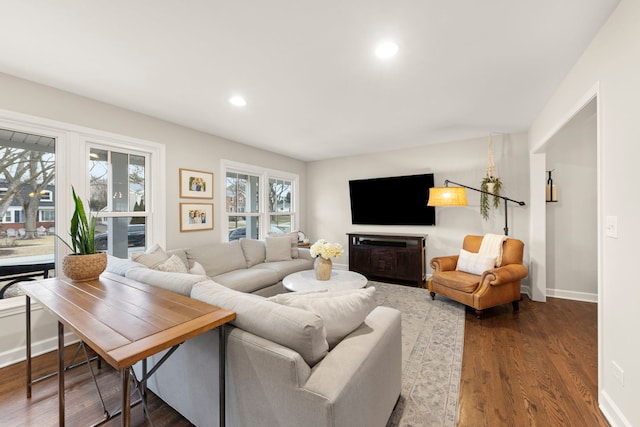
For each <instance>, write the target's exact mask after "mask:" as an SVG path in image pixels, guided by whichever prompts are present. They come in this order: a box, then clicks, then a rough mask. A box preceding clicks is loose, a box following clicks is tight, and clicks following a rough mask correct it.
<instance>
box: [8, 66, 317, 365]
mask: <svg viewBox="0 0 640 427" xmlns="http://www.w3.org/2000/svg"><path fill="white" fill-rule="evenodd" d="M0 93H1V94H2V96H0V109H2V110H8V111H12V112H17V113H22V114H28V115H31V116H36V117H42V118H46V119H51V120H56V121H60V122H65V123H69V124H73V125H80V126H84V127H87V128H92V129H97V130H101V131H107V132H112V133H116V134H121V135H126V136H129V137H135V138H140V139H144V140H148V141H154V142H157V143H161V144H165V146H166V159H167V160H166V177H165V182H164V183H163V186H164V187H165V188H166V193H165V195H166V206H164V209H165V210H166V218H167V224H166V235H167V241H166V246H167V247H168V248H177V247H186V246H194V245H197V244H204V243H206V242H209V241H220V240H221V238H222V237H223V236H225V235H226V231H225V230H221V229H220V218H221V217H220V215H221V212H222V209H224V201H225V198H224V192H223V191H222V187H223V182H224V181H223V180H222V177H221V176H220V174H219V170H220V160H221V159H227V160H234V161H238V162H243V163H249V164H256V165H260V166H262V167H265V168H271V169H277V170H282V171H287V172H290V173H294V174H298V175H299V176H300V188H301V190H302V191H301V200H300V212H301V215H300V221H301V222H300V228H302V229H304V227H305V219H306V217H305V207H306V192H305V185H306V163H305V162H302V161H300V160H295V159H292V158H288V157H285V156H281V155H278V154H274V153H271V152H268V151H264V150H259V149H256V148H253V147H249V146H247V145H243V144H239V143H235V142H232V141H228V140H225V139H223V138H219V137H216V136H213V135H209V134H205V133H202V132H198V131H196V130H192V129H188V128H185V127H182V126H178V125H175V124H172V123H169V122H166V121H162V120H158V119H154V118H152V117H149V116H145V115H143V114H138V113H134V112H131V111H128V110H124V109H121V108H117V107H114V106H111V105H108V104H104V103H101V102H97V101H94V100H91V99H88V98H84V97H80V96H77V95H74V94H71V93H68V92H63V91H59V90H57V89H53V88H51V87H47V86H43V85H39V84H35V83H32V82H29V81H26V80H22V79H18V78H15V77H12V76H8V75H6V74H1V73H0ZM240 120H241V119H240ZM179 168H187V169H195V170H202V171H211V172H213V173H214V184H215V188H214V200H213V202H214V230H213V231H198V232H182V233H181V232H180V231H179V230H180V219H179V202H180V201H181V199H180V198H179V194H180V189H179V175H178V171H179ZM182 201H189V199H182ZM191 201H193V199H191ZM58 220H62V219H60V218H59V219H58ZM20 300H21V301H23V300H22V299H20ZM36 312H37V314H34V316H37V317H35V319H36V322H37V323H36V324H35V325H34V328H36V330H35V332H34V337H33V340H34V343H35V347H34V354H37V353H38V352H45V351H48V350H52V349H54V348H55V345H56V341H55V338H54V337H55V334H56V327H55V322H54V321H53V318H52V317H51V316H49V315H48V314H47V313H44V312H43V311H42V310H38V309H36ZM24 325H25V321H24V308H22V309H21V308H20V307H16V308H14V309H11V310H9V311H7V312H0V366H3V365H7V364H11V363H13V362H15V361H17V360H19V359H20V358H24V350H23V349H22V348H21V347H22V346H24V328H25V326H24Z"/></svg>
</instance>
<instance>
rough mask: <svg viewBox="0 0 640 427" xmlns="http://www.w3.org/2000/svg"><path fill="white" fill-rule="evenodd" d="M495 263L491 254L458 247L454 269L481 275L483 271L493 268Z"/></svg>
mask: <svg viewBox="0 0 640 427" xmlns="http://www.w3.org/2000/svg"><path fill="white" fill-rule="evenodd" d="M495 263H496V258H495V257H493V256H483V255H480V254H477V253H473V252H469V251H465V250H464V249H460V256H459V257H458V263H457V264H456V270H458V271H464V272H465V273H471V274H478V275H481V274H482V273H484V272H485V271H487V270H491V269H492V268H494V267H495Z"/></svg>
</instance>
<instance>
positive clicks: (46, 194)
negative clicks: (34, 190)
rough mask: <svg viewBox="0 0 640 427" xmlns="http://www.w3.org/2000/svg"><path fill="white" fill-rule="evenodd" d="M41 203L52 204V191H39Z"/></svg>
mask: <svg viewBox="0 0 640 427" xmlns="http://www.w3.org/2000/svg"><path fill="white" fill-rule="evenodd" d="M40 201H41V202H53V191H49V190H42V191H40Z"/></svg>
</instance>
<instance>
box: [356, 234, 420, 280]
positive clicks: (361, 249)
mask: <svg viewBox="0 0 640 427" xmlns="http://www.w3.org/2000/svg"><path fill="white" fill-rule="evenodd" d="M347 235H348V236H349V270H352V271H357V272H358V273H361V274H364V275H365V276H367V278H381V279H385V280H389V281H393V282H399V283H410V284H412V285H416V286H422V285H423V283H424V282H425V281H426V279H427V262H426V255H427V254H426V246H427V236H426V235H425V234H391V233H347Z"/></svg>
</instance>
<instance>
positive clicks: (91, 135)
mask: <svg viewBox="0 0 640 427" xmlns="http://www.w3.org/2000/svg"><path fill="white" fill-rule="evenodd" d="M0 128H3V129H12V130H16V131H19V132H25V133H31V134H36V135H42V136H48V137H51V138H55V140H56V148H55V154H56V167H55V176H56V197H55V200H54V206H55V216H56V218H58V219H59V220H57V222H56V232H57V234H58V235H60V236H66V235H68V234H69V221H68V220H64V218H71V214H72V212H73V206H72V203H71V201H72V195H71V186H72V185H73V187H74V188H75V190H76V193H77V194H79V195H81V197H82V198H83V199H88V195H89V167H88V165H89V162H88V159H89V150H90V149H89V144H90V143H99V144H101V145H105V146H108V147H110V149H111V150H134V151H141V152H148V153H150V161H149V170H148V171H147V172H146V173H147V176H148V178H147V179H148V181H149V182H151V183H158V185H151V189H150V191H151V192H152V193H149V198H150V199H151V200H150V201H151V203H149V204H147V203H145V210H146V211H148V212H149V215H150V218H152V219H153V220H152V221H151V222H152V223H153V225H152V226H150V227H148V228H147V236H148V237H147V242H151V241H153V242H154V243H158V244H159V245H161V246H163V247H165V246H166V229H165V227H164V224H166V213H165V211H166V209H165V207H166V194H165V193H166V192H165V191H164V189H165V186H166V181H165V178H164V177H165V176H166V173H165V170H166V147H165V145H164V144H160V143H157V142H153V141H148V140H143V139H139V138H134V137H129V136H126V135H120V134H116V133H112V132H106V131H101V130H97V129H91V128H87V127H84V126H79V125H74V124H71V123H65V122H60V121H57V120H51V119H46V118H42V117H37V116H31V115H28V114H22V113H16V112H13V111H8V110H2V109H0ZM78 165H84V167H78ZM72 166H73V167H72ZM145 185H147V184H145ZM13 219H14V220H15V216H14V217H13ZM68 253H69V249H68V248H67V247H66V246H65V245H64V244H63V243H62V242H60V241H59V239H58V241H57V242H56V246H55V263H56V271H59V272H61V271H62V258H63V257H64V255H66V254H68ZM24 301H25V300H24V298H8V299H6V300H4V299H3V300H0V318H2V317H6V316H12V315H14V314H16V313H21V312H24ZM37 307H38V305H37V304H36V305H35V308H37ZM32 308H34V306H33V305H32ZM35 308H34V309H35Z"/></svg>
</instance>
